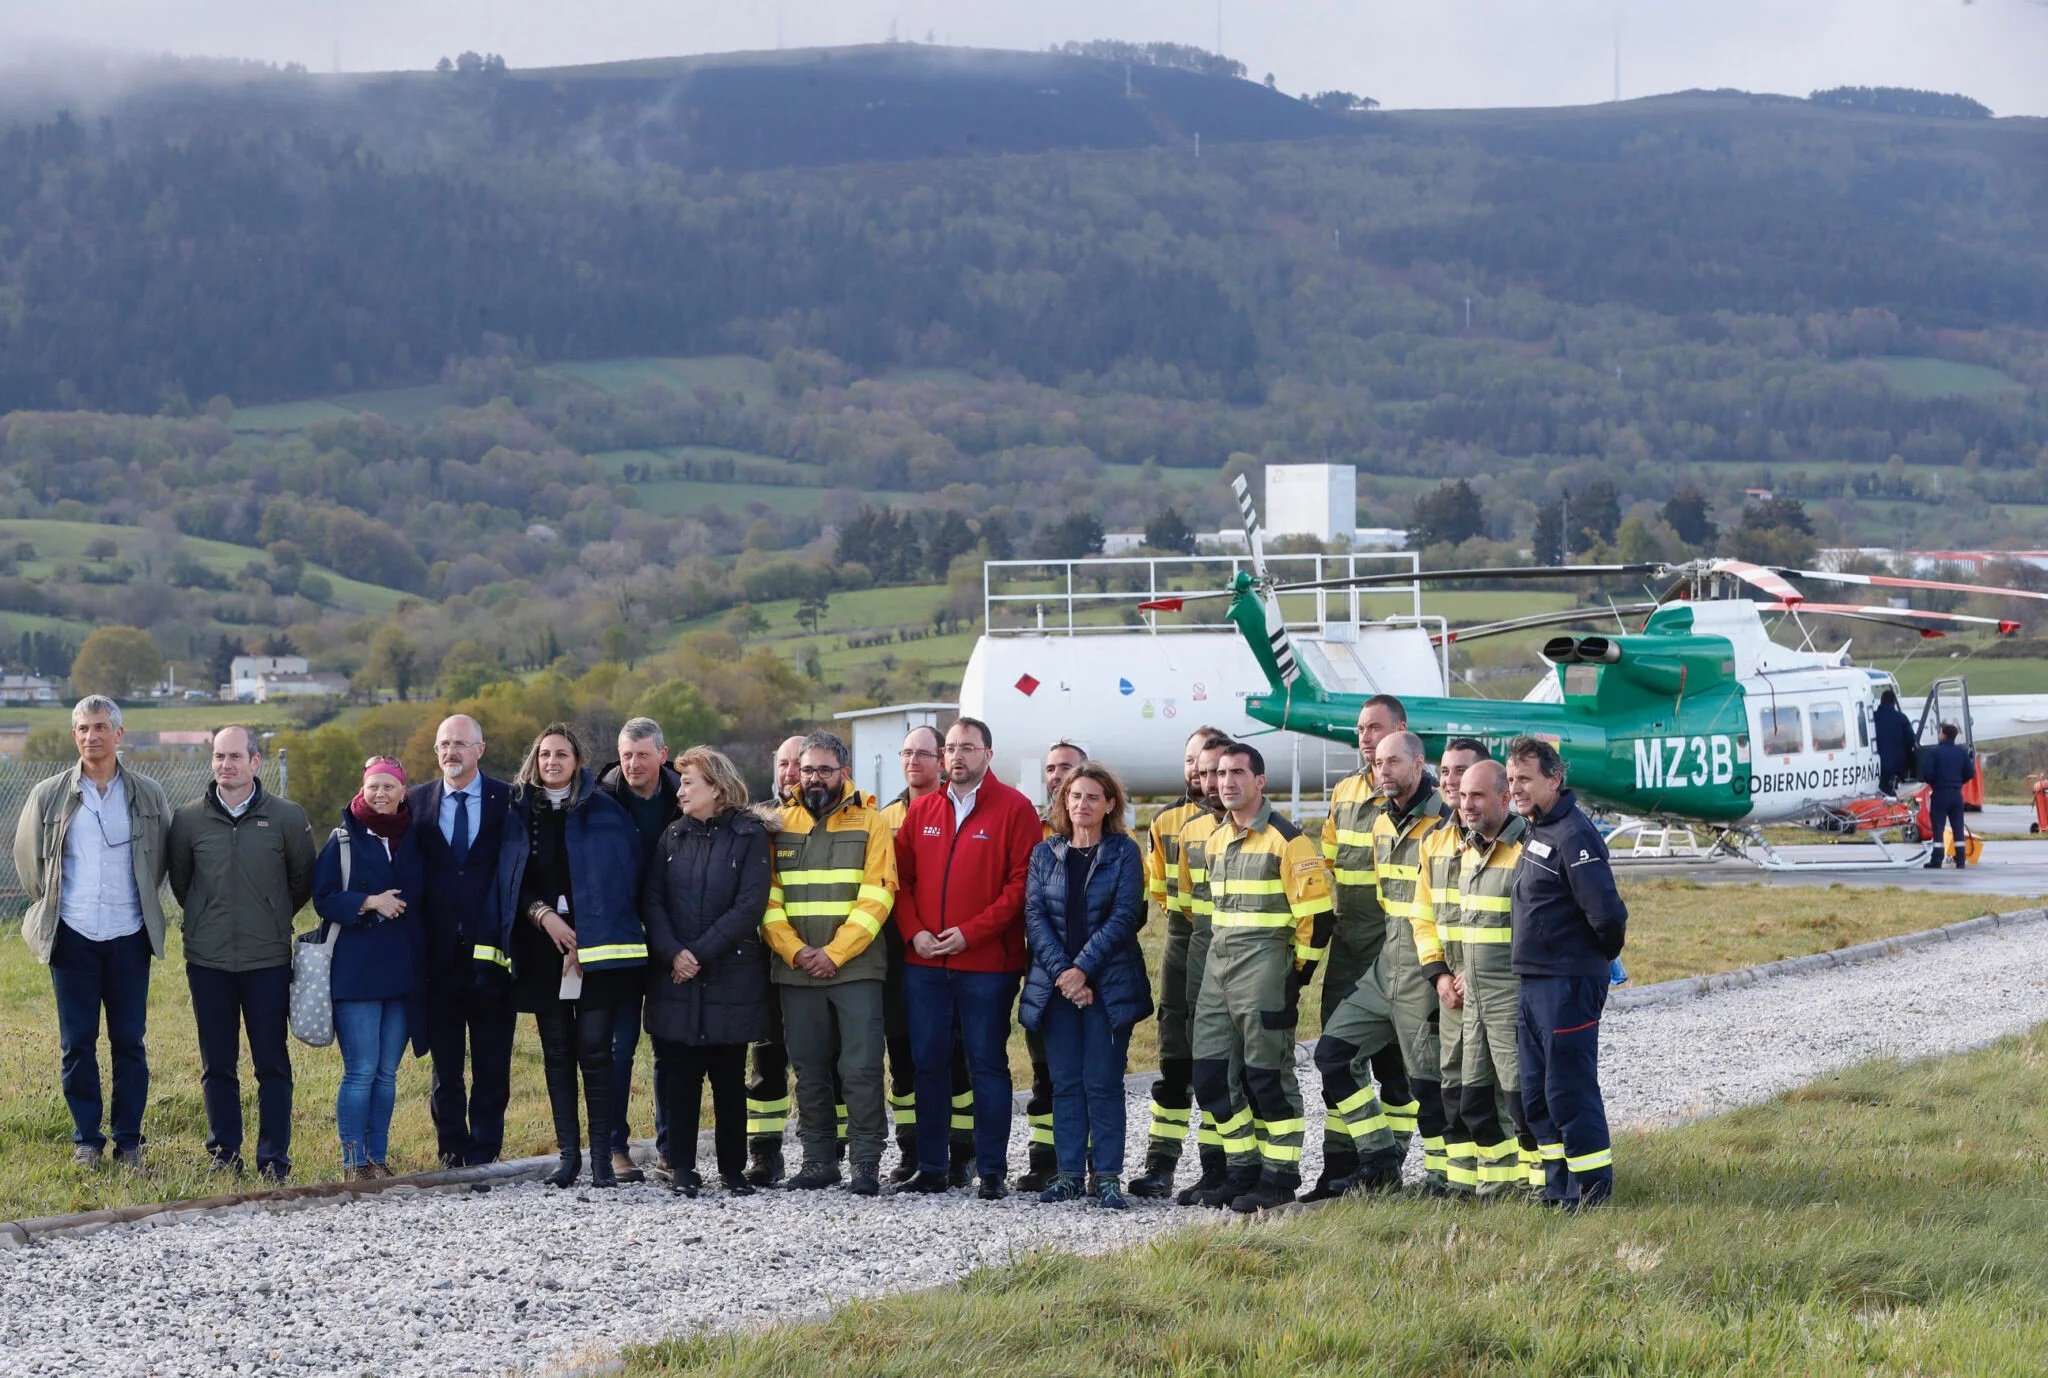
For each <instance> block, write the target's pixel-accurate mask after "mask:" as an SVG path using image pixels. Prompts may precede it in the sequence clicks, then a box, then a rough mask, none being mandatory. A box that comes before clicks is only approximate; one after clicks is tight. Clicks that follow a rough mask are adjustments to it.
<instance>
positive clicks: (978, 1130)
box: [903, 966, 1023, 1181]
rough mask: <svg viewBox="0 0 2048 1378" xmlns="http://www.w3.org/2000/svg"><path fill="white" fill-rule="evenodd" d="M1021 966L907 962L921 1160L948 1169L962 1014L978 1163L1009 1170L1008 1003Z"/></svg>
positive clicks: (990, 1170)
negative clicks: (965, 967)
mask: <svg viewBox="0 0 2048 1378" xmlns="http://www.w3.org/2000/svg"><path fill="white" fill-rule="evenodd" d="M1022 979H1023V978H1022V976H1021V975H1020V974H1019V973H1017V972H989V971H947V970H945V969H944V968H941V967H927V966H905V967H904V968H903V1004H904V1012H905V1013H906V1014H907V1015H908V1016H909V1017H910V1052H911V1056H912V1057H913V1058H914V1059H915V1060H916V1062H917V1165H918V1167H919V1168H920V1169H922V1170H923V1171H925V1172H944V1171H945V1170H946V1164H947V1160H948V1156H949V1153H948V1149H947V1145H946V1138H947V1132H948V1128H949V1126H950V1125H951V1123H952V1118H953V1075H952V1066H953V1030H954V1027H955V1024H956V1022H957V1025H958V1028H959V1031H960V1042H961V1045H962V1046H963V1047H964V1048H966V1050H967V1071H968V1076H969V1077H970V1078H971V1079H972V1081H973V1082H974V1157H975V1170H976V1171H977V1172H979V1173H980V1174H981V1176H982V1179H983V1180H984V1181H1000V1180H1002V1178H1003V1176H1004V1175H1005V1174H1006V1173H1008V1172H1009V1170H1010V1090H1011V1087H1010V1049H1009V1043H1010V1009H1011V1007H1012V1006H1014V1005H1015V1004H1016V1003H1017V985H1018V983H1019V982H1020V981H1021V980H1022Z"/></svg>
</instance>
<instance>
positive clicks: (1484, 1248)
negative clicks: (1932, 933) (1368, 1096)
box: [626, 1030, 2048, 1378]
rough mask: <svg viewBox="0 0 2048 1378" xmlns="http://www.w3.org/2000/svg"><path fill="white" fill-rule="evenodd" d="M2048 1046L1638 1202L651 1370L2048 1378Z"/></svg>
mask: <svg viewBox="0 0 2048 1378" xmlns="http://www.w3.org/2000/svg"><path fill="white" fill-rule="evenodd" d="M2044 1135H2048V1031H2044V1030H2036V1031H2034V1032H2033V1033H2031V1034H2028V1035H2026V1036H2024V1037H2021V1038H2016V1039H2008V1040H2006V1041H2005V1042H2003V1043H2001V1044H1999V1045H1997V1046H1996V1047H1994V1048H1992V1049H1989V1050H1987V1051H1984V1052H1979V1053H1974V1054H1969V1055H1966V1056H1961V1057H1955V1058H1947V1059H1940V1060H1935V1061H1930V1062H1923V1063H1917V1064H1910V1065H1901V1064H1899V1063H1896V1062H1878V1063H1871V1064H1868V1065H1866V1066H1863V1067H1858V1068H1854V1069H1852V1070H1850V1071H1847V1072H1844V1073H1841V1074H1838V1075H1833V1076H1829V1077H1827V1078H1824V1079H1823V1080H1821V1081H1819V1082H1816V1083H1814V1084H1813V1085H1811V1086H1808V1087H1804V1088H1802V1089H1800V1090H1797V1091H1794V1092H1792V1093H1790V1094H1789V1095H1787V1096H1784V1097H1782V1098H1780V1099H1778V1100H1775V1101H1772V1102H1769V1103H1767V1104H1764V1105H1759V1106H1754V1107H1750V1108H1746V1109H1742V1110H1738V1111H1734V1112H1732V1113H1729V1114H1726V1115H1718V1116H1715V1117H1713V1118H1712V1119H1708V1120H1704V1121H1701V1122H1699V1123H1696V1124H1692V1125H1688V1126H1685V1127H1683V1128H1680V1129H1674V1130H1667V1131H1662V1132H1656V1133H1636V1134H1631V1135H1625V1136H1623V1138H1622V1140H1621V1142H1620V1143H1618V1144H1617V1145H1616V1154H1615V1157H1616V1162H1617V1165H1618V1176H1617V1191H1616V1195H1615V1200H1614V1203H1613V1205H1612V1206H1611V1207H1610V1208H1609V1209H1607V1210H1604V1211H1602V1212H1599V1213H1597V1214H1594V1215H1589V1216H1565V1215H1560V1214H1557V1213H1556V1212H1550V1211H1539V1210H1534V1209H1531V1208H1528V1207H1526V1206H1521V1205H1511V1204H1502V1205H1499V1206H1495V1207H1492V1208H1473V1207H1470V1206H1464V1205H1457V1204H1451V1203H1444V1202H1431V1201H1423V1200H1414V1199H1379V1200H1369V1201H1342V1202H1339V1203H1337V1204H1335V1205H1333V1206H1330V1207H1327V1208H1325V1209H1322V1210H1317V1211H1312V1212H1298V1213H1295V1214H1292V1215H1288V1216H1284V1217H1281V1218H1277V1219H1267V1220H1260V1221H1257V1222H1253V1223H1245V1224H1201V1225H1196V1226H1194V1227H1191V1228H1188V1229H1184V1230H1180V1231H1176V1232H1175V1233H1173V1234H1171V1235H1168V1236H1166V1237H1165V1238H1163V1239H1160V1240H1158V1241H1157V1242H1155V1243H1152V1244H1148V1245H1144V1246H1141V1247H1139V1248H1137V1249H1133V1250H1129V1251H1126V1252H1121V1253H1116V1254H1109V1255H1104V1256H1101V1257H1097V1258H1075V1257H1072V1256H1070V1255H1065V1254H1058V1253H1051V1252H1046V1253H1038V1254H1032V1255H1029V1256H1027V1257H1025V1258H1022V1259H1020V1260H1018V1261H1017V1262H1016V1263H1014V1264H1012V1265H1010V1266H1007V1267H999V1268H989V1269H984V1270H981V1271H978V1272H975V1273H973V1274H970V1275H969V1276H968V1277H967V1278H965V1279H964V1280H963V1281H962V1282H960V1283H959V1284H958V1285H956V1286H951V1287H942V1288H935V1289H933V1290H930V1291H926V1292H919V1293H913V1294H910V1295H907V1296H893V1297H884V1298H878V1299H875V1300H865V1301H855V1302H851V1303H848V1304H846V1305H844V1306H842V1307H840V1308H839V1309H838V1310H837V1311H835V1312H834V1313H833V1314H832V1315H831V1316H830V1317H828V1318H826V1319H824V1320H821V1321H817V1322H811V1323H798V1324H789V1325H780V1326H776V1327H774V1328H772V1329H769V1330H767V1331H765V1332H756V1333H752V1334H740V1335H701V1336H692V1337H683V1338H678V1339H675V1340H672V1341H669V1342H667V1343H665V1344H660V1345H653V1346H647V1347H642V1348H635V1349H632V1350H629V1351H628V1352H627V1354H626V1372H627V1373H629V1374H635V1375H648V1374H720V1375H741V1374H775V1375H783V1374H799V1373H837V1372H859V1373H865V1374H932V1375H954V1374H979V1373H1002V1374H1034V1375H1035V1374H1066V1373H1090V1374H1219V1375H1220V1374H1231V1375H1237V1374H1243V1375H1254V1374H1318V1375H1323V1374H1328V1375H1340V1374H1341V1375H1350V1374H1394V1375H1431V1376H1432V1378H1435V1376H1437V1375H1457V1378H1509V1375H1513V1376H1514V1378H1563V1375H1624V1374H1627V1375H1635V1374H1661V1375H1684V1376H1685V1378H1690V1376H1691V1375H1696V1374H1716V1375H1724V1374H1725V1375H1735V1374H1740V1375H1765V1374H1785V1373H1813V1374H1844V1375H1847V1374H1949V1373H1972V1374H2034V1373H2039V1372H2040V1371H2041V1369H2042V1359H2041V1356H2042V1355H2043V1354H2044V1353H2048V1253H2044V1252H2043V1251H2041V1250H2039V1249H2036V1248H2031V1247H2026V1246H2025V1245H2023V1244H2022V1243H2021V1242H2020V1241H2025V1240H2030V1239H2038V1238H2040V1237H2041V1235H2042V1233H2043V1231H2044V1230H2048V1191H2044V1189H2043V1188H2044V1185H2048V1171H2044V1160H2043V1157H2042V1154H2041V1152H2040V1150H2039V1145H2040V1143H2041V1142H2042V1140H2043V1137H2044Z"/></svg>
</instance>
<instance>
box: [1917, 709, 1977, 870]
mask: <svg viewBox="0 0 2048 1378" xmlns="http://www.w3.org/2000/svg"><path fill="white" fill-rule="evenodd" d="M1961 735H1962V734H1961V732H1960V731H1959V730H1958V729H1957V727H1956V725H1955V724H1954V723H1952V722H1945V723H1943V724H1942V725H1941V741H1940V743H1939V744H1938V745H1935V746H1932V747H1929V748H1928V749H1927V750H1926V751H1923V752H1921V753H1920V755H1921V761H1920V778H1921V779H1922V780H1925V781H1926V782H1927V830H1928V832H1929V833H1931V834H1932V835H1933V838H1934V854H1933V855H1932V856H1930V857H1928V858H1927V869H1928V870H1930V871H1939V870H1940V869H1941V847H1942V843H1941V834H1942V831H1943V829H1946V830H1947V831H1948V832H1949V834H1950V836H1951V838H1952V840H1953V841H1954V844H1955V857H1956V869H1957V870H1958V871H1960V870H1962V869H1963V843H1964V842H1965V841H1966V840H1967V839H1968V838H1969V836H1970V830H1969V828H1967V827H1966V826H1964V824H1963V786H1965V785H1967V784H1969V783H1970V781H1972V780H1974V779H1976V778H1977V757H1976V755H1975V754H1974V753H1973V752H1972V751H1971V750H1970V748H1968V747H1966V746H1964V745H1963V744H1962V743H1961V742H1959V741H1957V740H1956V738H1957V737H1959V736H1961Z"/></svg>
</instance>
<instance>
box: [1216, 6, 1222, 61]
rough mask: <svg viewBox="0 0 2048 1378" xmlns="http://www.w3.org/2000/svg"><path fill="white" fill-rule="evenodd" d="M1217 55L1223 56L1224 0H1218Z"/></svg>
mask: <svg viewBox="0 0 2048 1378" xmlns="http://www.w3.org/2000/svg"><path fill="white" fill-rule="evenodd" d="M1216 56H1218V57H1222V56H1223V0H1216Z"/></svg>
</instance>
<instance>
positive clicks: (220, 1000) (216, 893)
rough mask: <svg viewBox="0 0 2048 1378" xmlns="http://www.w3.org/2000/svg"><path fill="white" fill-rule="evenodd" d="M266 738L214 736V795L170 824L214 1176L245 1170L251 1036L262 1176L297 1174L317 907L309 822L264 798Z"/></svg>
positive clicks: (283, 803)
mask: <svg viewBox="0 0 2048 1378" xmlns="http://www.w3.org/2000/svg"><path fill="white" fill-rule="evenodd" d="M262 764H263V756H262V748H261V746H260V745H259V744H258V743H257V740H256V734H255V733H253V732H251V731H250V730H249V729H248V728H246V727H223V728H219V729H217V730H216V731H215V732H214V734H213V783H212V784H210V785H208V786H207V787H206V793H205V794H204V795H202V796H200V797H199V798H197V799H194V800H193V801H192V802H191V803H189V804H185V805H183V806H181V807H180V808H179V809H178V811H177V812H176V813H174V814H172V815H171V831H170V842H169V847H168V851H169V854H170V855H169V862H170V878H171V893H172V894H173V895H176V896H177V897H178V903H179V904H180V905H181V906H183V908H184V919H183V924H182V926H183V928H184V930H185V983H186V985H187V986H189V987H190V988H191V991H192V1019H193V1022H194V1023H195V1024H196V1025H197V1026H198V1030H199V1095H200V1100H201V1101H202V1102H203V1103H204V1105H205V1106H206V1151H207V1152H208V1153H210V1154H212V1155H213V1169H212V1170H213V1171H215V1172H233V1173H239V1172H240V1171H241V1170H242V1082H241V1078H240V1077H239V1076H237V1075H236V1065H237V1063H239V1062H240V1061H241V1055H242V1030H243V1029H244V1028H246V1029H247V1030H248V1032H249V1061H250V1062H251V1063H252V1064H254V1066H255V1068H256V1170H257V1171H258V1172H259V1173H261V1174H262V1175H263V1176H264V1177H265V1178H267V1179H268V1180H270V1181H272V1182H282V1181H283V1180H284V1179H285V1176H286V1174H287V1173H289V1172H290V1171H291V1147H292V1059H291V1052H290V1050H289V1046H288V1043H287V1039H286V1034H287V1033H288V1031H289V1025H290V1016H291V995H292V916H293V915H295V914H297V913H298V912H299V910H300V909H301V908H302V907H304V905H305V903H306V901H307V900H309V899H311V898H312V896H313V859H314V847H313V827H312V824H311V823H309V822H308V821H307V819H306V811H305V810H304V809H302V808H300V807H299V806H298V805H297V804H294V803H293V802H292V801H291V800H289V799H280V798H278V797H277V796H276V795H274V794H271V793H270V792H269V791H267V790H265V789H264V788H263V782H262V781H261V780H260V779H258V778H257V771H258V769H259V768H260V767H261V766H262Z"/></svg>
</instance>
